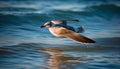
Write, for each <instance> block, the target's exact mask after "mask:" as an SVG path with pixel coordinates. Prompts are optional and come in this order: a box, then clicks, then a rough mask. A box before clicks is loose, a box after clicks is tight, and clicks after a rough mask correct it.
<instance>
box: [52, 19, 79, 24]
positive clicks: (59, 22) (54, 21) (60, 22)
mask: <svg viewBox="0 0 120 69" xmlns="http://www.w3.org/2000/svg"><path fill="white" fill-rule="evenodd" d="M51 22H52V23H54V24H66V23H67V22H79V20H77V19H75V20H52V21H51Z"/></svg>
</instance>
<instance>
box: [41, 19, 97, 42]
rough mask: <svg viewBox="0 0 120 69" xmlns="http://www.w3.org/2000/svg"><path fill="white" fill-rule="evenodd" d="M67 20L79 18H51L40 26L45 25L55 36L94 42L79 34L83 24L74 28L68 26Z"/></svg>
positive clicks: (82, 29) (82, 30)
mask: <svg viewBox="0 0 120 69" xmlns="http://www.w3.org/2000/svg"><path fill="white" fill-rule="evenodd" d="M67 22H79V20H52V21H48V22H46V23H45V24H44V25H42V26H41V28H44V27H47V28H48V29H49V31H50V32H51V33H52V34H53V35H54V36H56V37H60V38H69V39H72V40H74V41H77V42H82V43H95V41H94V40H92V39H90V38H88V37H85V36H83V35H81V34H79V33H82V32H84V31H85V29H84V26H81V27H78V28H76V29H75V28H73V27H72V26H68V25H67Z"/></svg>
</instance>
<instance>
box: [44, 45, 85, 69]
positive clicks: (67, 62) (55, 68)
mask: <svg viewBox="0 0 120 69" xmlns="http://www.w3.org/2000/svg"><path fill="white" fill-rule="evenodd" d="M46 50H47V51H48V52H49V54H50V56H49V60H48V65H49V69H74V68H75V67H76V66H77V65H79V64H80V61H83V60H85V59H84V58H82V57H74V56H71V55H67V54H62V53H61V51H60V49H58V48H51V47H50V48H47V49H46Z"/></svg>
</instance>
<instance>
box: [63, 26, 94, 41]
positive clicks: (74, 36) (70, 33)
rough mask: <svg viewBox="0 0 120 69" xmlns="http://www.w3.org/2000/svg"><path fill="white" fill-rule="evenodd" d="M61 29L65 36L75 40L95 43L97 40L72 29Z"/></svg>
mask: <svg viewBox="0 0 120 69" xmlns="http://www.w3.org/2000/svg"><path fill="white" fill-rule="evenodd" d="M61 31H62V33H61V35H63V36H64V37H67V38H70V39H72V40H74V41H77V42H82V43H95V41H93V40H92V39H90V38H87V37H85V36H82V35H80V34H78V33H76V32H73V31H71V30H68V29H65V28H61Z"/></svg>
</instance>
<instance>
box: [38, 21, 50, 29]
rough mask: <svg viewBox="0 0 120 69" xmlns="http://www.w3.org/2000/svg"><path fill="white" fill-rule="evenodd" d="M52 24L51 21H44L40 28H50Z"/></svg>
mask: <svg viewBox="0 0 120 69" xmlns="http://www.w3.org/2000/svg"><path fill="white" fill-rule="evenodd" d="M51 26H52V23H51V22H46V23H45V24H44V25H42V26H41V27H40V28H44V27H47V28H50V27H51Z"/></svg>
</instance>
